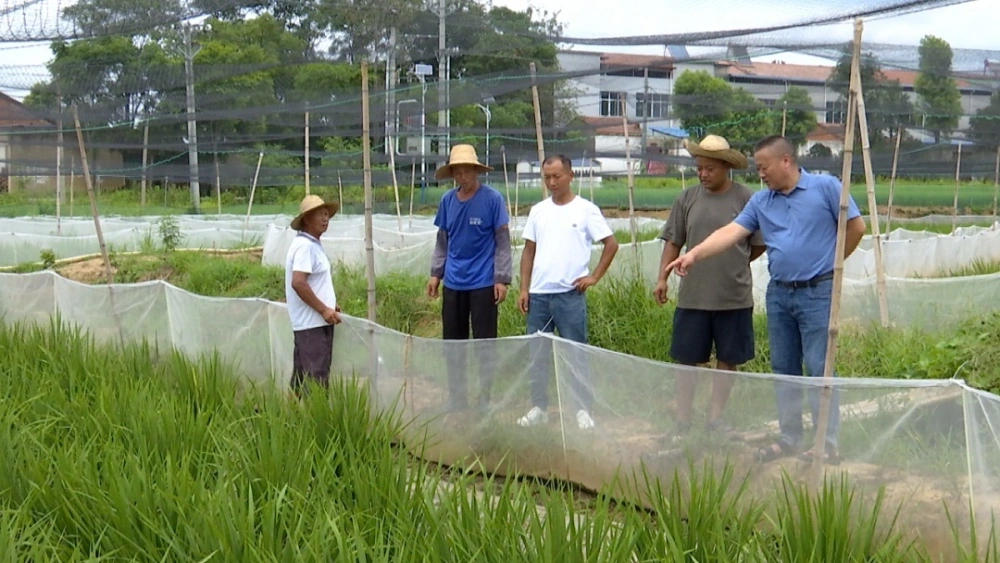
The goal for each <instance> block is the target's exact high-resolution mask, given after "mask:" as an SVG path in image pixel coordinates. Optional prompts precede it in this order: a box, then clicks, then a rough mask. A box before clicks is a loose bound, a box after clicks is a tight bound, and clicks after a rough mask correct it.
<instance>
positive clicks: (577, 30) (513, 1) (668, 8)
mask: <svg viewBox="0 0 1000 563" xmlns="http://www.w3.org/2000/svg"><path fill="white" fill-rule="evenodd" d="M892 1H893V0H866V1H865V2H860V1H859V0H839V1H838V0H629V1H628V2H625V3H623V5H622V9H614V8H613V6H614V3H613V2H602V3H599V4H598V3H597V2H594V4H592V5H591V6H595V5H596V6H595V7H584V6H586V5H587V4H589V3H590V2H589V1H588V2H587V4H584V1H583V0H492V2H493V4H494V5H500V6H507V7H509V8H512V9H515V10H523V9H525V8H528V7H532V8H534V9H537V10H544V11H548V12H550V13H557V14H558V19H559V21H561V22H563V24H564V25H565V30H564V36H566V37H584V38H595V37H621V36H639V35H661V34H673V33H691V32H700V31H716V30H724V29H747V28H753V27H758V26H767V25H775V24H784V23H799V22H803V21H807V20H808V19H810V18H813V17H816V16H815V15H816V14H830V13H831V11H832V10H836V9H837V7H838V6H840V7H842V8H844V9H846V8H850V7H854V6H858V5H859V4H862V3H863V4H865V5H867V6H872V5H875V4H885V3H888V2H892ZM896 1H898V0H896ZM71 3H72V2H71V1H65V0H64V1H62V2H45V3H44V4H47V5H48V6H53V7H54V6H58V5H60V4H62V5H63V6H65V5H67V4H71ZM707 6H711V8H706V7H707ZM765 8H766V9H765ZM998 20H1000V0H973V1H971V2H965V3H961V4H956V5H952V6H946V7H942V8H935V9H932V10H926V11H922V12H916V13H911V14H905V15H901V16H891V17H885V16H883V17H875V18H871V19H867V20H866V21H865V24H864V35H863V39H862V41H863V42H877V43H889V44H895V45H912V46H916V45H918V44H919V42H920V39H921V38H922V37H923V36H924V35H927V34H933V35H936V36H938V37H941V38H943V39H944V40H946V41H948V42H949V43H950V44H951V46H952V48H953V49H955V50H956V60H955V66H956V69H959V67H960V66H961V64H962V63H961V61H960V60H959V59H960V56H959V55H961V50H964V49H982V50H989V51H995V52H994V53H976V52H969V53H965V55H967V56H965V57H964V61H965V63H964V64H965V66H966V67H967V68H965V69H962V70H967V69H973V68H976V67H977V66H978V68H980V69H981V68H982V61H983V58H984V57H985V56H989V57H990V58H991V59H995V60H1000V36H998V34H997V32H996V22H997V21H998ZM781 34H782V35H781V37H789V38H798V39H801V40H807V41H816V40H821V41H837V42H846V41H848V40H850V39H851V37H852V35H853V24H852V23H851V22H850V21H848V22H844V23H839V24H832V25H825V26H813V27H809V28H802V29H797V30H790V31H786V32H781ZM562 47H563V48H569V49H579V50H585V51H602V52H620V53H647V54H657V55H663V54H664V46H663V45H659V46H657V45H648V46H611V45H608V46H591V45H571V44H570V45H563V46H562ZM712 51H714V52H718V51H719V48H714V49H712ZM697 52H698V51H697V50H696V49H695V50H692V54H696V53H697ZM50 58H51V51H50V50H49V43H48V42H39V43H32V44H21V43H0V61H3V62H0V90H3V91H4V92H5V93H7V94H9V95H11V96H14V97H15V98H18V99H21V98H23V96H24V95H25V94H27V90H26V89H27V88H30V86H31V83H33V82H35V81H38V80H43V79H45V78H46V77H47V72H46V70H45V68H44V65H45V63H46V62H48V60H49V59H50ZM774 59H778V60H784V61H785V62H788V63H801V64H832V61H830V60H827V59H819V58H816V57H812V56H809V55H803V54H799V53H791V52H786V53H768V55H767V56H766V57H762V58H761V59H760V60H768V61H769V60H774Z"/></svg>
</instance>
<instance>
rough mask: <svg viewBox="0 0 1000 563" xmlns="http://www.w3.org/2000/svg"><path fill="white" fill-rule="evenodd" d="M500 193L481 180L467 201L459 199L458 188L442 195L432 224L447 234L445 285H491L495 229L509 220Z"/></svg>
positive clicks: (468, 286) (460, 286)
mask: <svg viewBox="0 0 1000 563" xmlns="http://www.w3.org/2000/svg"><path fill="white" fill-rule="evenodd" d="M509 222H510V221H509V218H508V216H507V205H506V204H505V203H504V199H503V195H501V194H500V192H498V191H497V190H495V189H493V188H491V187H490V186H488V185H486V184H481V185H480V186H479V189H478V190H476V193H474V194H473V195H472V197H471V198H469V200H468V201H459V199H458V189H457V188H455V189H453V190H450V191H449V192H448V193H446V194H445V195H444V197H442V198H441V203H440V204H439V205H438V210H437V216H436V217H434V225H435V226H436V227H437V228H439V229H442V230H444V231H445V233H447V235H448V254H447V256H446V257H445V262H444V280H443V281H444V285H445V287H448V288H450V289H457V290H471V289H482V288H484V287H492V286H493V283H494V276H493V270H494V268H493V257H494V254H495V253H496V246H497V245H496V238H495V233H496V230H497V229H499V228H501V227H503V226H504V225H507V224H508V223H509Z"/></svg>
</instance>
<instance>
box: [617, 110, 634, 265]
mask: <svg viewBox="0 0 1000 563" xmlns="http://www.w3.org/2000/svg"><path fill="white" fill-rule="evenodd" d="M619 101H620V102H621V108H622V133H623V134H624V135H625V169H626V174H627V178H628V223H629V231H630V232H631V236H632V249H633V250H634V251H635V258H636V264H638V260H639V245H638V244H636V241H637V240H638V238H639V236H638V234H639V233H638V231H637V228H636V221H635V203H634V200H633V192H634V191H635V175H634V172H633V171H632V147H631V142H630V140H629V136H628V106H627V105H626V104H625V95H624V94H622V95H621V97H620V98H619Z"/></svg>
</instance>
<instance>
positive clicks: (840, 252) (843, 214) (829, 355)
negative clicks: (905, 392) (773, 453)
mask: <svg viewBox="0 0 1000 563" xmlns="http://www.w3.org/2000/svg"><path fill="white" fill-rule="evenodd" d="M862 29H863V24H862V23H861V20H860V19H856V20H854V53H853V54H852V56H851V83H850V84H851V87H850V93H849V95H848V100H849V101H848V113H847V124H846V126H845V128H844V153H843V159H844V165H843V171H842V172H841V188H840V214H839V215H838V217H837V245H836V250H835V251H834V265H833V294H832V295H831V299H830V322H829V328H828V329H827V340H826V359H825V360H824V363H823V380H824V381H830V379H831V378H832V377H833V365H834V362H835V361H836V358H837V337H838V335H839V334H840V296H841V292H842V290H843V285H844V248H845V246H846V238H847V237H846V235H847V208H848V206H849V204H850V199H849V198H850V195H851V167H852V165H853V158H854V128H855V125H856V122H857V114H858V111H857V108H858V105H857V92H858V90H859V89H860V86H861V78H860V59H861V31H862ZM832 391H833V390H832V389H831V387H830V386H829V385H824V386H823V388H822V392H821V396H820V403H819V420H818V421H816V442H815V445H814V446H813V453H814V454H815V455H814V456H813V479H814V485H815V487H816V489H819V488H820V484H821V482H822V477H823V461H824V458H825V457H826V429H827V425H828V419H829V418H830V397H831V395H832Z"/></svg>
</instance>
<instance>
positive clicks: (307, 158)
mask: <svg viewBox="0 0 1000 563" xmlns="http://www.w3.org/2000/svg"><path fill="white" fill-rule="evenodd" d="M304 155H305V158H304V159H303V160H304V161H305V168H306V169H305V181H306V195H309V102H306V133H305V151H304Z"/></svg>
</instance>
